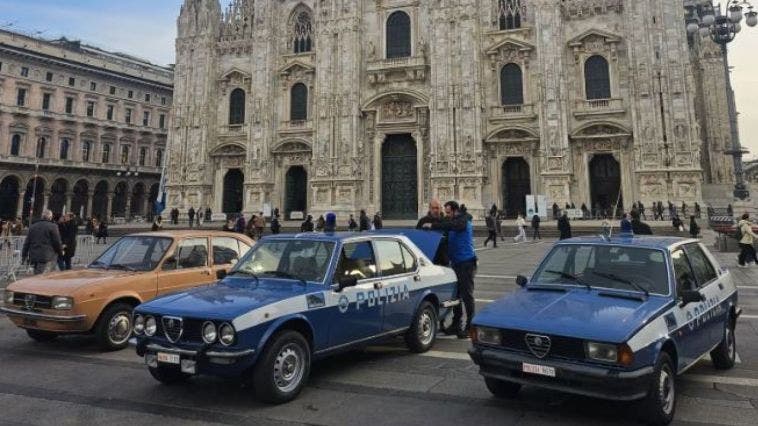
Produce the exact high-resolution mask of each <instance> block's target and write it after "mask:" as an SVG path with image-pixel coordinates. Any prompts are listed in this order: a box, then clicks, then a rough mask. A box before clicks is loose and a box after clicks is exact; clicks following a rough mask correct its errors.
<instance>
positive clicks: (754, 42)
mask: <svg viewBox="0 0 758 426" xmlns="http://www.w3.org/2000/svg"><path fill="white" fill-rule="evenodd" d="M229 1H230V0H221V2H222V4H227V3H229ZM181 4H182V0H126V1H123V0H121V1H116V0H0V28H5V29H10V30H16V31H21V32H25V33H32V34H33V33H37V32H39V33H38V35H39V36H41V37H46V38H57V37H60V36H62V35H65V36H66V37H68V38H71V39H80V40H82V41H84V42H86V43H88V44H92V45H95V46H98V47H101V48H104V49H107V50H115V51H121V52H124V53H128V54H131V55H134V56H138V57H141V58H144V59H147V60H149V61H151V62H153V63H156V64H160V65H166V64H170V63H173V62H174V39H175V37H176V18H177V16H178V15H179V8H180V6H181ZM757 6H758V4H757ZM743 27H744V29H743V31H742V33H741V34H739V35H738V37H737V39H736V40H735V41H734V42H733V43H732V44H731V45H730V55H729V60H730V62H731V65H732V68H733V75H732V76H733V79H732V84H733V86H734V90H735V92H736V96H737V109H738V111H739V112H740V118H739V120H740V136H741V139H742V144H743V146H744V147H746V148H747V149H749V150H750V151H751V154H750V156H755V157H756V158H758V54H756V52H758V27H756V28H748V27H747V26H745V25H743Z"/></svg>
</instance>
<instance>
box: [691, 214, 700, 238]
mask: <svg viewBox="0 0 758 426" xmlns="http://www.w3.org/2000/svg"><path fill="white" fill-rule="evenodd" d="M699 235H700V226H698V224H697V221H695V215H694V214H693V215H692V216H690V237H692V238H697V237H698V236H699Z"/></svg>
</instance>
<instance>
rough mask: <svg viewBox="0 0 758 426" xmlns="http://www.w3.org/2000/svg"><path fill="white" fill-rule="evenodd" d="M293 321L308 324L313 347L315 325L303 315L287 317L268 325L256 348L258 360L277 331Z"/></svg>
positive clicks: (312, 349) (297, 314) (312, 350)
mask: <svg viewBox="0 0 758 426" xmlns="http://www.w3.org/2000/svg"><path fill="white" fill-rule="evenodd" d="M292 320H298V321H303V322H304V323H305V324H307V326H308V331H309V332H310V334H311V336H310V337H311V338H310V339H309V342H310V343H311V345H312V346H313V344H314V342H313V336H314V333H315V332H314V329H313V324H311V322H310V321H309V320H308V318H307V317H306V316H305V315H303V314H302V313H296V314H291V315H286V316H283V317H280V318H277V319H275V320H274V321H273V322H271V324H269V325H268V327H266V330H265V331H264V332H263V336H262V337H261V338H260V340H259V341H258V345H257V346H256V348H255V354H256V358H257V357H258V355H260V353H261V352H263V349H264V348H265V347H266V344H268V341H269V340H270V339H271V336H273V335H274V334H275V333H276V332H277V331H279V330H280V329H281V328H282V325H284V324H285V323H286V322H288V321H292ZM307 337H308V336H306V338H307ZM314 351H315V348H313V347H311V352H314Z"/></svg>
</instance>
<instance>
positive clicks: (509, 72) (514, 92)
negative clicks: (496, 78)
mask: <svg viewBox="0 0 758 426" xmlns="http://www.w3.org/2000/svg"><path fill="white" fill-rule="evenodd" d="M500 102H501V103H502V104H503V105H523V104H524V81H523V74H522V72H521V67H519V66H518V65H516V64H507V65H506V66H504V67H503V69H502V70H500Z"/></svg>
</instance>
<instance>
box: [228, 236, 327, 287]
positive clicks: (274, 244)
mask: <svg viewBox="0 0 758 426" xmlns="http://www.w3.org/2000/svg"><path fill="white" fill-rule="evenodd" d="M333 251H334V243H333V242H328V241H308V240H295V239H293V240H270V241H261V242H259V243H258V244H256V245H255V247H253V249H252V251H251V253H249V254H248V255H247V256H245V258H244V259H243V260H242V261H241V262H240V263H239V264H238V265H237V267H236V268H234V270H233V271H232V272H231V274H233V275H253V276H256V277H275V278H284V279H291V280H298V281H315V282H321V281H323V280H324V277H325V276H326V273H327V271H328V269H329V261H330V260H331V259H332V252H333Z"/></svg>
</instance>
